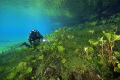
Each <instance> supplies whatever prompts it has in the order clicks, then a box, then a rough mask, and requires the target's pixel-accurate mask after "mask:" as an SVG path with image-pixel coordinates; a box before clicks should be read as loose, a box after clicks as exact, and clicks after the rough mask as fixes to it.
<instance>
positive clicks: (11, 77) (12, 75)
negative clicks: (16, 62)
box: [7, 72, 16, 79]
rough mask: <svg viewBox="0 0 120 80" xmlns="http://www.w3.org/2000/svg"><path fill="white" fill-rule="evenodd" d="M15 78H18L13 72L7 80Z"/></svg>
mask: <svg viewBox="0 0 120 80" xmlns="http://www.w3.org/2000/svg"><path fill="white" fill-rule="evenodd" d="M15 76H16V73H15V72H12V73H10V74H9V75H8V76H7V79H13V78H14V77H15Z"/></svg>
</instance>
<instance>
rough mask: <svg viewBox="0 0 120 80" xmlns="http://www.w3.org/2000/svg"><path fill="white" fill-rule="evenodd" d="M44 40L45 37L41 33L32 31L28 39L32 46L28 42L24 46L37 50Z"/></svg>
mask: <svg viewBox="0 0 120 80" xmlns="http://www.w3.org/2000/svg"><path fill="white" fill-rule="evenodd" d="M43 38H44V37H43V36H42V35H41V34H40V32H39V31H37V30H32V31H30V34H29V39H28V41H29V42H30V45H29V44H27V43H26V42H24V43H23V44H22V45H25V46H27V47H29V48H31V47H34V48H35V47H36V46H37V45H39V43H40V40H41V39H43Z"/></svg>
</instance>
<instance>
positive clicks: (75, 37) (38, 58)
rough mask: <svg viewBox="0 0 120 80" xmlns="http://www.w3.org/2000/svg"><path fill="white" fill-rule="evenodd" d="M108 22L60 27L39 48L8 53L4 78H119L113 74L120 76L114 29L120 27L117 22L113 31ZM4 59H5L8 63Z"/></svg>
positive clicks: (0, 68) (117, 37) (2, 67)
mask: <svg viewBox="0 0 120 80" xmlns="http://www.w3.org/2000/svg"><path fill="white" fill-rule="evenodd" d="M114 18H116V17H114ZM105 21H106V22H105V23H103V22H102V23H101V21H100V22H97V23H96V22H86V23H84V24H80V25H77V26H75V27H74V28H73V27H63V28H59V29H58V30H56V31H54V32H53V33H52V34H49V35H46V36H45V39H47V41H46V42H41V43H40V45H38V46H37V47H36V49H33V48H21V49H19V50H17V49H16V50H15V49H14V50H13V51H12V50H11V52H10V53H9V51H8V54H7V55H10V56H6V57H5V56H4V57H3V56H2V55H3V54H2V55H1V56H0V63H1V64H0V77H1V79H3V80H6V79H15V80H56V79H60V78H62V79H64V80H79V79H83V80H88V79H91V80H97V79H99V80H102V79H103V80H112V79H113V78H114V79H115V78H118V77H119V76H117V77H115V76H114V75H113V74H114V73H116V72H118V73H120V64H119V63H118V62H119V59H120V51H119V50H117V48H120V46H117V48H116V45H117V44H116V41H119V40H120V35H118V34H116V32H114V31H112V30H113V29H114V28H112V27H115V26H118V22H117V20H116V24H115V25H112V27H111V28H109V26H110V25H111V24H112V23H111V21H108V20H105ZM113 21H114V19H113ZM84 26H85V28H83V27H84ZM117 31H120V30H119V29H117ZM117 43H118V44H119V43H120V42H117ZM114 48H116V50H114ZM12 52H13V53H12ZM6 53H7V52H6ZM2 57H3V58H4V59H5V60H4V62H2V61H3V60H2V59H3V58H2ZM111 68H112V69H113V70H111ZM3 74H5V75H3ZM6 74H8V75H6ZM98 76H99V77H98Z"/></svg>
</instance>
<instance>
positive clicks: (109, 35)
mask: <svg viewBox="0 0 120 80" xmlns="http://www.w3.org/2000/svg"><path fill="white" fill-rule="evenodd" d="M103 34H104V35H105V37H106V38H107V39H108V41H110V40H111V33H106V32H105V31H103Z"/></svg>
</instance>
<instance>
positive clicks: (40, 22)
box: [0, 2, 60, 51]
mask: <svg viewBox="0 0 120 80" xmlns="http://www.w3.org/2000/svg"><path fill="white" fill-rule="evenodd" d="M28 6H29V5H28ZM58 27H60V23H59V22H58V23H52V21H51V18H50V17H49V15H47V14H46V13H45V12H44V11H43V9H37V7H33V6H32V7H24V6H23V5H21V6H20V5H18V6H14V4H13V3H12V2H11V3H7V2H4V3H0V51H2V49H4V48H6V47H7V48H8V47H9V45H12V44H14V43H18V42H21V43H22V42H25V41H27V40H28V36H29V32H30V31H31V30H33V29H36V30H38V31H40V33H41V34H42V35H43V36H45V35H46V34H50V33H51V32H52V28H54V29H57V28H58ZM3 47H4V48H3Z"/></svg>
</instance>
